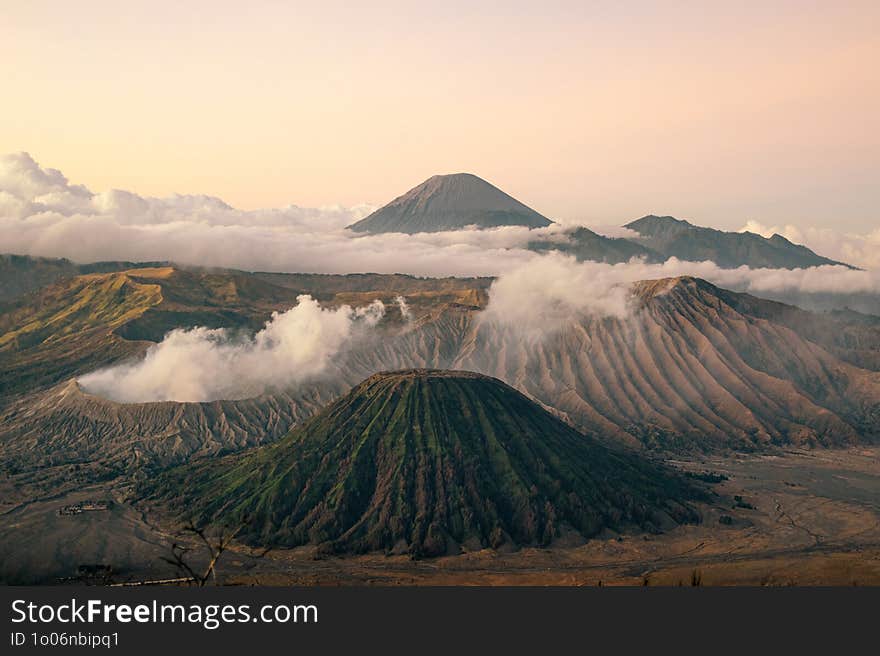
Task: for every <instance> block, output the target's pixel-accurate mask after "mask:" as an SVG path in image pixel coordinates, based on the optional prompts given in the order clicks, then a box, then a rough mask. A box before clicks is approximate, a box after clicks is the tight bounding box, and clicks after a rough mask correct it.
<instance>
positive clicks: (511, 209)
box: [348, 173, 852, 269]
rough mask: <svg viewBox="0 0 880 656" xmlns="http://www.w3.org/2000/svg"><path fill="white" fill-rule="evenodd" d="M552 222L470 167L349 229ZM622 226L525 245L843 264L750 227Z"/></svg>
mask: <svg viewBox="0 0 880 656" xmlns="http://www.w3.org/2000/svg"><path fill="white" fill-rule="evenodd" d="M552 224H553V221H551V220H550V219H548V218H547V217H545V216H542V215H541V214H538V213H537V212H536V211H534V210H533V209H531V208H530V207H528V206H526V205H524V204H523V203H521V202H520V201H518V200H516V199H515V198H513V197H512V196H510V195H508V194H506V193H505V192H503V191H501V190H500V189H498V188H497V187H495V186H493V185H491V184H489V183H488V182H486V181H485V180H483V179H481V178H479V177H477V176H475V175H473V174H470V173H456V174H453V175H435V176H433V177H431V178H428V179H427V180H425V181H424V182H423V183H421V184H420V185H418V186H416V187H414V188H412V189H410V190H409V191H408V192H406V193H405V194H403V195H402V196H399V197H398V198H395V199H394V200H393V201H391V202H390V203H388V204H387V205H385V206H383V207H381V208H380V209H378V210H376V211H375V212H373V213H372V214H370V215H369V216H367V217H366V218H364V219H362V220H360V221H358V222H356V223H354V224H352V225H350V226H348V227H349V229H351V230H353V231H355V232H363V233H368V234H380V233H387V232H401V233H407V234H414V233H419V232H438V231H445V230H461V229H463V228H466V227H475V228H479V229H490V228H497V227H501V226H524V227H527V228H530V229H534V228H546V227H547V226H550V225H552ZM624 227H625V228H627V229H629V230H630V231H632V232H633V233H635V236H634V237H631V238H624V237H616V238H611V237H606V236H604V235H600V234H598V233H596V232H594V231H593V230H590V229H589V228H586V227H582V226H581V227H574V228H568V229H565V230H562V232H561V234H554V235H547V236H544V235H540V236H539V235H537V234H536V237H535V238H534V239H533V240H531V241H530V242H529V243H528V248H529V249H531V250H534V251H539V252H546V251H551V250H556V251H560V252H563V253H568V254H571V255H574V256H575V257H576V258H577V259H579V260H593V261H598V262H606V263H609V264H617V263H619V262H626V261H628V260H630V259H632V258H634V257H635V258H642V259H644V260H646V261H648V262H663V261H665V260H667V259H669V258H670V257H676V258H678V259H680V260H687V261H698V262H702V261H706V260H711V261H713V262H715V263H716V264H717V265H718V266H720V267H722V268H736V267H739V266H742V265H746V266H750V267H753V268H764V267H770V268H786V269H792V268H803V267H811V266H821V265H843V263H841V262H836V261H834V260H831V259H829V258H826V257H822V256H821V255H817V254H816V253H814V252H813V251H811V250H810V249H809V248H807V247H806V246H801V245H799V244H794V243H792V242H790V241H789V240H787V239H786V238H785V237H783V236H781V235H778V234H775V235H773V236H772V237H769V238H767V237H763V236H761V235H757V234H755V233H751V232H725V231H723V230H715V229H712V228H703V227H700V226H696V225H693V224H691V223H689V222H688V221H684V220H680V219H676V218H674V217H671V216H654V215H649V216H644V217H642V218H641V219H637V220H636V221H632V222H631V223H628V224H626V225H625V226H624ZM843 266H849V265H843ZM851 268H852V267H851Z"/></svg>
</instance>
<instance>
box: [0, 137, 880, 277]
mask: <svg viewBox="0 0 880 656" xmlns="http://www.w3.org/2000/svg"><path fill="white" fill-rule="evenodd" d="M372 209H374V208H373V207H372V206H369V205H360V206H355V207H348V208H346V207H338V206H337V207H324V208H303V207H298V206H295V205H291V206H288V207H285V208H276V209H265V210H253V211H244V210H239V209H236V208H233V207H231V206H229V205H228V204H226V203H225V202H223V201H222V200H220V199H219V198H214V197H211V196H198V195H174V196H170V197H168V198H148V197H143V196H139V195H137V194H135V193H132V192H128V191H121V190H110V191H106V192H102V193H94V192H92V191H91V190H89V189H87V188H86V187H84V186H82V185H76V184H72V183H70V181H69V180H68V179H67V178H66V177H65V176H64V175H63V174H62V173H61V172H60V171H57V170H55V169H50V168H43V167H42V166H40V165H39V164H38V163H37V162H36V161H35V160H34V159H33V158H32V157H31V156H30V155H28V154H27V153H18V154H13V155H6V156H3V157H0V251H3V252H13V253H22V254H30V255H45V256H52V257H67V258H70V259H72V260H74V261H79V262H92V261H99V260H129V261H161V260H170V261H175V262H178V263H181V264H194V265H206V266H219V267H230V268H239V269H245V270H262V271H309V272H316V273H354V272H366V271H370V272H378V273H396V272H403V273H411V274H415V275H428V276H446V275H465V276H470V275H499V274H502V273H505V272H510V271H514V270H517V269H520V268H521V267H523V266H527V265H529V264H530V263H533V262H535V264H534V266H535V267H537V268H539V269H540V268H542V267H545V266H546V265H545V264H540V262H541V261H542V260H541V259H540V258H541V257H542V256H541V255H539V254H537V253H534V252H530V251H528V250H527V249H526V246H527V245H528V243H529V242H530V241H533V240H535V239H542V240H546V241H547V242H551V243H552V242H553V241H558V240H564V239H566V238H567V237H566V234H565V228H564V227H563V226H559V225H552V226H549V227H546V228H537V229H532V230H529V229H528V228H526V227H523V226H503V227H498V228H494V229H488V230H473V229H472V230H455V231H445V232H436V233H422V234H417V235H406V234H400V233H388V234H379V235H363V234H357V233H353V232H352V231H350V230H345V228H344V226H346V225H348V224H350V223H352V222H353V221H357V220H358V219H360V218H363V217H364V216H366V215H368V214H369V213H370V212H371V211H372ZM753 228H755V229H756V230H757V227H755V226H753ZM785 230H786V231H790V227H787V228H786V229H785ZM615 231H616V232H615ZM615 231H613V232H615V234H618V235H619V236H631V235H630V234H629V231H623V230H621V229H619V228H618V229H615ZM602 232H606V233H607V230H603V231H602ZM792 237H793V240H797V236H795V235H792ZM802 237H803V240H804V241H806V242H807V243H813V241H811V240H814V241H816V242H820V241H821V243H816V244H815V245H816V246H817V247H820V249H821V247H824V245H825V244H826V243H827V244H839V248H838V250H839V252H831V253H830V254H831V255H833V256H838V257H840V258H841V259H843V260H846V261H849V262H852V263H853V264H856V265H862V266H867V267H871V266H876V265H877V264H878V263H877V261H876V258H877V255H876V252H877V251H880V249H878V248H876V246H877V245H878V244H880V236H878V233H876V232H875V233H873V234H871V235H867V236H863V237H859V236H854V235H845V236H841V235H837V234H836V233H834V232H833V231H827V232H822V233H821V234H819V233H813V232H810V231H805V232H804V233H803V235H802ZM826 250H827V249H826ZM832 250H833V249H832ZM551 262H553V261H552V260H551ZM584 266H586V267H592V266H594V265H593V264H591V263H589V262H588V263H585V264H584ZM595 266H598V267H599V268H598V269H595V270H593V273H595V272H600V273H601V279H602V280H608V279H618V278H620V279H625V280H638V279H644V278H650V277H663V276H669V275H683V274H689V275H695V276H700V277H703V278H706V279H707V280H710V281H712V282H715V283H717V284H719V285H723V286H728V287H730V288H734V289H737V290H741V291H753V292H755V293H762V292H766V291H786V290H789V291H790V290H799V291H808V292H814V293H820V292H821V293H838V292H847V293H876V292H878V291H880V282H878V276H877V275H876V274H874V273H871V272H865V271H848V270H846V269H845V268H843V267H812V268H806V269H800V270H791V271H789V270H775V269H774V270H767V269H754V270H753V269H748V268H746V267H740V268H738V269H728V270H723V269H720V268H719V267H717V266H715V265H714V264H713V263H712V262H700V263H686V262H682V261H679V260H675V259H670V260H669V261H667V262H666V263H664V264H658V265H647V264H645V263H643V262H640V261H638V260H636V261H634V262H631V263H627V264H623V265H614V267H613V268H610V269H608V268H603V267H608V266H611V265H595Z"/></svg>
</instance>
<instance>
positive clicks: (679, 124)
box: [0, 1, 880, 233]
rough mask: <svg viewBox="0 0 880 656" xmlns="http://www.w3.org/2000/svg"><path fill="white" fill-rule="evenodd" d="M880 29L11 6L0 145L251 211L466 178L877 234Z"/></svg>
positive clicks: (605, 206) (690, 16) (589, 218)
mask: <svg viewBox="0 0 880 656" xmlns="http://www.w3.org/2000/svg"><path fill="white" fill-rule="evenodd" d="M878 20H880V5H878V4H877V3H875V2H850V3H846V6H838V5H834V6H832V5H830V4H829V3H812V2H810V3H807V2H771V3H746V4H745V5H738V6H729V5H716V6H713V7H708V6H701V7H700V11H699V12H697V11H695V10H694V9H693V8H689V7H687V6H685V5H683V4H681V3H649V2H644V1H642V2H625V3H590V4H589V6H584V3H573V2H551V3H544V4H542V5H541V6H540V8H538V7H536V6H533V5H532V4H531V3H520V2H513V3H504V4H503V5H500V4H498V3H481V4H479V6H473V3H467V4H460V3H444V4H443V5H442V6H432V7H426V6H411V5H410V4H408V3H398V2H392V3H383V4H381V5H373V6H371V7H369V8H367V7H360V6H348V5H345V4H342V3H334V2H328V3H322V4H321V6H320V7H317V8H316V7H313V6H310V5H309V4H307V3H273V2H256V3H249V5H248V6H247V7H246V8H245V7H241V6H236V5H235V4H233V3H228V2H218V3H210V4H208V3H187V4H186V5H185V6H180V5H179V4H178V3H174V4H172V3H169V2H164V1H160V2H150V3H142V2H132V3H126V4H125V5H124V6H120V5H118V4H117V3H110V2H106V1H93V2H85V3H76V5H66V4H58V3H49V2H39V1H38V2H31V3H25V4H21V3H18V4H11V5H9V6H7V7H6V8H5V10H4V21H3V23H2V25H0V55H2V57H0V71H2V73H3V75H4V78H5V79H6V80H7V83H6V85H5V88H6V94H5V95H6V98H5V99H4V121H3V122H2V124H0V152H3V153H5V152H17V151H26V152H29V153H31V154H32V155H33V156H34V158H35V159H36V160H37V161H39V162H40V163H41V164H43V165H44V166H49V167H53V168H57V169H60V170H62V171H64V173H65V175H67V176H68V177H69V178H70V179H71V180H72V181H75V182H77V183H81V184H84V185H86V186H87V187H89V188H91V189H99V190H107V189H114V188H118V189H133V190H137V192H138V193H139V194H142V195H146V196H158V197H162V196H168V195H169V194H172V193H175V192H179V193H197V194H208V195H212V196H217V197H220V198H223V199H224V200H225V201H227V202H228V203H230V204H232V205H233V206H235V207H239V208H242V209H245V210H252V209H256V208H266V207H283V206H286V205H289V204H291V203H296V204H299V205H304V206H311V207H321V206H326V205H333V204H342V205H346V206H351V205H356V204H361V203H370V204H383V203H385V202H387V201H388V200H390V199H392V198H394V197H395V196H396V195H398V194H400V193H402V192H404V191H406V190H407V189H409V188H410V187H412V186H414V185H415V184H417V183H419V182H421V181H422V180H424V179H425V178H427V177H429V176H431V175H434V174H438V173H450V172H459V171H468V172H472V173H475V174H477V175H479V176H480V177H483V178H485V179H487V180H489V181H490V182H492V183H493V184H495V185H497V186H498V187H500V188H502V189H504V190H505V191H507V192H508V193H510V194H512V195H514V196H515V197H517V198H519V199H521V200H522V201H523V202H525V203H526V204H528V205H529V206H531V207H533V208H534V209H536V210H537V211H539V212H541V213H542V214H545V215H546V216H548V217H550V218H552V219H554V220H561V221H567V222H572V221H577V222H588V223H589V222H594V223H595V222H604V223H618V224H619V223H623V222H624V221H625V220H630V219H632V218H635V217H638V216H641V215H644V214H648V213H658V214H671V215H674V216H679V217H684V218H691V219H694V220H695V221H698V222H699V223H701V224H703V225H710V226H713V227H718V228H723V229H738V228H740V227H741V226H742V225H744V224H745V223H746V222H747V221H755V222H759V223H761V224H764V225H768V226H772V225H786V224H794V225H796V226H798V227H799V228H829V227H834V228H836V229H839V230H844V231H851V232H858V233H867V232H869V231H871V230H873V229H874V228H875V226H876V224H877V218H878V214H877V207H878V206H880V186H878V185H877V184H876V172H877V170H878V168H880V69H878V67H877V66H876V62H877V61H880V38H878V36H877V34H876V29H875V26H876V25H877V23H878ZM441 46H442V47H441Z"/></svg>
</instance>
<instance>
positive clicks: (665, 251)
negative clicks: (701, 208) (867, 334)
mask: <svg viewBox="0 0 880 656" xmlns="http://www.w3.org/2000/svg"><path fill="white" fill-rule="evenodd" d="M625 227H626V228H629V229H630V230H635V231H636V232H638V233H639V234H640V235H641V239H640V242H641V243H642V245H643V246H646V247H648V248H650V249H652V250H654V251H657V252H658V253H661V254H662V255H663V256H664V257H677V258H678V259H680V260H688V261H691V262H701V261H704V260H712V261H713V262H715V263H716V264H717V265H718V266H720V267H725V268H735V267H738V266H741V265H743V264H745V265H748V266H750V267H770V268H781V269H798V268H803V267H811V266H820V265H823V264H841V263H840V262H835V261H834V260H829V259H828V258H827V257H822V256H821V255H817V254H816V253H814V252H813V251H811V250H810V249H809V248H807V247H806V246H801V245H799V244H793V243H792V242H790V241H788V240H787V239H786V238H785V237H783V236H782V235H773V236H772V237H770V238H766V237H762V236H761V235H756V234H754V233H752V232H725V231H723V230H715V229H713V228H703V227H701V226H696V225H693V224H691V223H688V222H687V221H683V220H680V219H676V218H673V217H671V216H653V215H650V216H644V217H642V218H641V219H637V220H636V221H633V222H631V223H628V224H626V226H625Z"/></svg>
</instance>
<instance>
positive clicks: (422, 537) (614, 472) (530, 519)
mask: <svg viewBox="0 0 880 656" xmlns="http://www.w3.org/2000/svg"><path fill="white" fill-rule="evenodd" d="M148 485H149V488H148V489H146V490H144V492H145V493H146V495H147V496H149V497H150V498H152V499H156V500H160V501H165V502H170V507H171V509H172V510H174V511H177V512H186V513H188V514H189V515H190V516H193V517H196V518H198V519H199V520H200V521H202V522H224V521H233V520H234V518H236V517H239V516H248V517H249V518H250V522H249V528H248V529H247V531H249V532H247V533H245V534H243V537H244V539H245V540H246V541H248V542H251V543H256V544H266V545H284V546H297V545H302V544H306V543H312V544H317V545H321V546H322V547H323V548H324V549H326V550H329V551H334V552H365V551H374V550H394V551H398V552H400V551H403V550H407V551H409V552H410V553H412V554H415V555H424V556H435V555H441V554H446V553H454V552H456V551H457V549H458V547H459V545H465V546H466V547H467V548H481V547H485V546H492V547H497V546H500V545H502V544H504V543H513V544H516V545H546V544H548V543H550V542H551V541H552V540H553V539H554V538H556V537H558V536H560V535H561V533H562V532H563V531H564V530H565V528H573V529H574V530H576V531H577V532H578V533H580V534H581V535H583V536H585V537H590V536H593V535H596V534H597V533H599V532H600V531H601V530H603V529H604V528H613V529H623V528H627V527H630V528H631V527H639V528H642V529H647V530H652V531H653V530H658V529H659V527H660V526H661V525H663V524H668V523H669V521H670V517H671V518H672V519H673V520H674V521H676V522H689V521H695V520H696V519H697V517H696V515H695V513H694V512H693V511H692V510H691V509H690V508H688V507H687V506H685V505H683V502H684V501H685V500H687V499H691V498H695V497H698V496H700V495H701V492H700V490H698V489H696V488H694V487H692V486H691V485H690V484H689V483H686V482H684V481H683V480H682V479H681V478H679V477H678V476H677V475H675V474H673V473H672V472H670V471H667V470H664V469H661V468H660V467H659V466H656V465H654V464H651V463H650V462H647V461H644V460H642V459H640V458H638V457H637V456H634V455H631V454H623V453H618V452H615V451H612V450H609V449H607V448H606V447H604V446H601V445H600V444H599V443H598V442H596V441H594V440H593V439H592V438H589V437H587V436H584V435H583V434H581V433H579V432H577V431H576V430H574V429H573V428H571V427H570V426H568V425H567V424H565V423H563V422H561V421H560V420H558V419H557V418H555V417H553V416H552V415H551V414H549V413H548V412H546V411H545V410H543V409H542V408H540V407H539V406H538V405H537V404H535V403H534V402H532V401H530V400H529V399H528V398H526V397H525V396H523V395H522V394H520V393H519V392H517V391H516V390H514V389H513V388H511V387H508V386H507V385H505V384H504V383H502V382H501V381H499V380H496V379H494V378H489V377H487V376H482V375H480V374H475V373H470V372H460V371H436V370H425V369H416V370H408V371H401V372H392V373H381V374H375V375H373V376H371V377H370V378H368V379H367V380H365V381H364V382H362V383H361V384H360V385H358V386H357V387H355V388H354V389H353V390H352V391H351V392H350V393H349V394H348V395H346V396H345V397H343V398H341V399H339V400H338V401H336V402H334V403H332V404H331V405H330V406H328V407H327V408H326V409H325V410H323V411H322V412H321V413H319V414H318V415H316V416H315V417H314V418H313V419H312V420H310V421H309V422H307V423H306V424H305V425H304V426H302V427H300V428H297V429H294V430H293V431H292V432H291V433H290V434H289V435H288V436H287V437H285V438H283V439H282V440H280V441H279V442H277V443H275V444H273V445H271V446H269V447H265V448H261V449H258V450H256V451H252V452H249V453H246V454H243V455H239V456H234V457H229V458H226V459H223V460H220V461H215V462H211V463H208V464H204V465H200V466H195V467H182V468H178V469H176V470H172V471H171V472H168V473H166V474H164V475H162V476H160V477H159V478H158V479H157V480H156V481H154V482H151V483H149V484H148Z"/></svg>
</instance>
